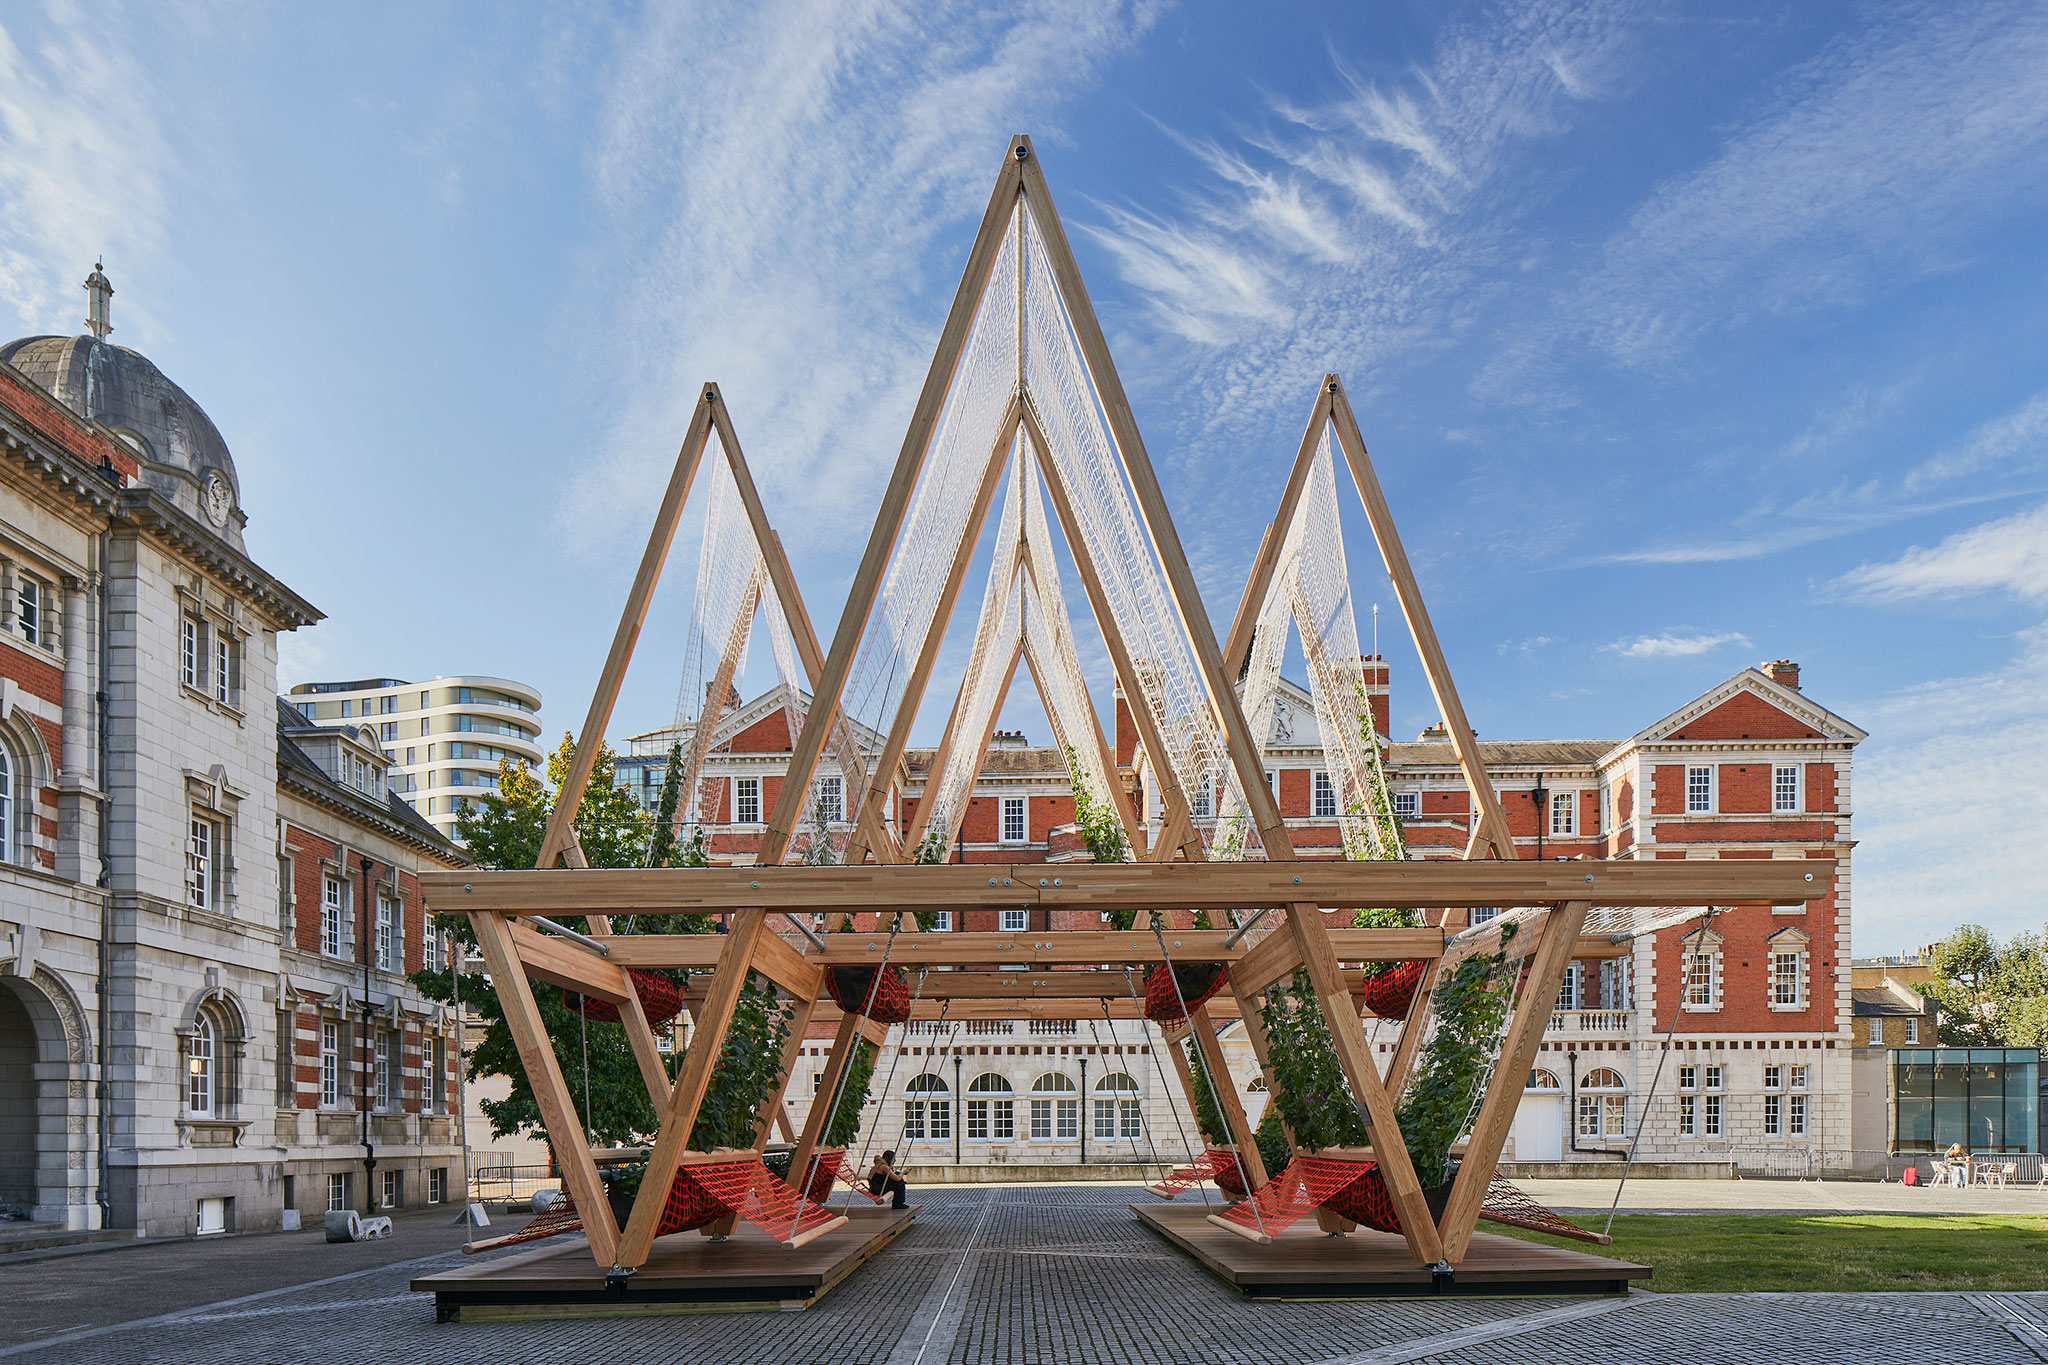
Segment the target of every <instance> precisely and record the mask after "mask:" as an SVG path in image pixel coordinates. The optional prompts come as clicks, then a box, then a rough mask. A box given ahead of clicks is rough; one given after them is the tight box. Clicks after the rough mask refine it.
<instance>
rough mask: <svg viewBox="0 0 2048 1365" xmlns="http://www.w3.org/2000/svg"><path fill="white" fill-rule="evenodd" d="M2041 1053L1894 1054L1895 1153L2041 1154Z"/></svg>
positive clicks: (1960, 1050)
mask: <svg viewBox="0 0 2048 1365" xmlns="http://www.w3.org/2000/svg"><path fill="white" fill-rule="evenodd" d="M2040 1075H2041V1053H2040V1050H2039V1049H2037V1048H2031V1047H1932V1048H1929V1047H1902V1048H1894V1049H1893V1050H1892V1150H1893V1151H1895V1152H1943V1151H1947V1150H1948V1148H1949V1147H1950V1146H1951V1145H1952V1144H1955V1143H1958V1142H1960V1143H1961V1144H1962V1145H1963V1147H1964V1149H1965V1150H1967V1151H1970V1152H2034V1151H2039V1150H2040V1126H2041V1089H2040V1085H2041V1080H2040Z"/></svg>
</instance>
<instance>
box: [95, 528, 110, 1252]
mask: <svg viewBox="0 0 2048 1365" xmlns="http://www.w3.org/2000/svg"><path fill="white" fill-rule="evenodd" d="M107 538H108V537H107V533H106V532H105V531H102V532H100V533H99V536H98V537H97V539H98V541H99V562H98V563H96V564H94V565H93V569H94V572H95V573H96V575H97V576H98V578H99V590H98V597H99V611H98V613H97V614H96V617H95V619H94V621H93V632H94V634H95V635H97V636H98V637H99V638H98V640H97V645H98V654H99V677H98V678H97V679H96V680H95V681H97V682H98V684H99V686H98V687H97V688H95V689H94V691H93V721H94V725H95V726H96V728H97V729H98V731H99V733H98V734H97V735H95V736H94V737H93V739H94V744H95V746H96V747H97V749H98V754H99V760H98V763H97V764H96V767H95V771H94V773H93V776H94V778H95V779H96V780H97V785H98V787H99V791H98V792H97V793H96V800H97V801H98V803H99V815H100V828H99V846H100V847H99V855H100V876H99V881H98V882H96V883H95V885H97V886H98V887H99V889H100V892H101V896H100V945H99V977H100V979H99V981H98V982H97V983H96V985H97V987H98V994H99V1016H100V1020H99V1034H100V1036H99V1047H98V1054H99V1055H98V1058H97V1060H96V1067H95V1069H96V1070H97V1072H98V1076H99V1085H98V1090H99V1095H98V1099H99V1130H100V1135H99V1170H100V1174H99V1192H98V1195H97V1196H96V1198H97V1202H98V1204H99V1206H100V1226H101V1227H102V1228H108V1227H112V1226H113V1222H114V1196H113V1194H112V1193H111V1192H110V1191H109V1190H108V1188H107V1185H108V1183H109V1181H111V1180H112V1178H113V1173H114V1172H113V1166H114V1137H113V1134H112V1132H110V1131H109V1130H110V1129H111V1128H112V1126H113V1121H114V1084H113V1081H112V1080H111V1079H109V1077H108V1075H107V1065H108V1062H109V1060H110V1059H111V1057H112V1053H111V1051H110V1050H109V1046H108V1042H107V1030H108V1029H109V1028H110V1027H111V1026H112V1024H113V1020H114V1004H113V1001H111V1000H109V999H108V998H107V983H108V981H109V980H111V979H112V977H113V974H114V885H113V884H114V846H113V837H114V822H113V819H112V814H113V796H112V794H111V793H110V792H109V791H108V789H107V705H108V701H107Z"/></svg>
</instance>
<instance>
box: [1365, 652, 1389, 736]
mask: <svg viewBox="0 0 2048 1365" xmlns="http://www.w3.org/2000/svg"><path fill="white" fill-rule="evenodd" d="M1361 663H1362V665H1363V667H1364V670H1365V678H1364V683H1365V704H1366V705H1367V706H1369V707H1371V708H1372V728H1373V729H1374V730H1376V731H1378V732H1379V733H1380V734H1383V735H1387V736H1389V737H1391V736H1392V735H1393V733H1394V731H1393V721H1392V720H1391V719H1390V718H1389V715H1388V696H1387V661H1386V660H1385V659H1383V658H1381V657H1380V656H1379V655H1377V654H1366V655H1363V656H1361Z"/></svg>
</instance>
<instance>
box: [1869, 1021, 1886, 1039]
mask: <svg viewBox="0 0 2048 1365" xmlns="http://www.w3.org/2000/svg"><path fill="white" fill-rule="evenodd" d="M1869 1045H1870V1046H1871V1047H1883V1046H1884V1016H1883V1015H1881V1014H1873V1015H1871V1016H1870V1034H1869Z"/></svg>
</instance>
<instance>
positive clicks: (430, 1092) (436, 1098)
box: [425, 1034, 448, 1202]
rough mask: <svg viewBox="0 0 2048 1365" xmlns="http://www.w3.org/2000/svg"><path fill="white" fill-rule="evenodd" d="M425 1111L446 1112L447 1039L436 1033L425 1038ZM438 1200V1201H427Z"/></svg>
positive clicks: (432, 1112)
mask: <svg viewBox="0 0 2048 1365" xmlns="http://www.w3.org/2000/svg"><path fill="white" fill-rule="evenodd" d="M426 1052H427V1056H426V1063H425V1065H426V1070H427V1112H428V1113H430V1114H445V1113H447V1112H448V1040H447V1039H446V1038H443V1037H441V1036H440V1035H438V1034H436V1035H435V1036H434V1037H432V1038H429V1039H427V1048H426ZM429 1202H438V1201H431V1200H430V1201H429Z"/></svg>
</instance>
